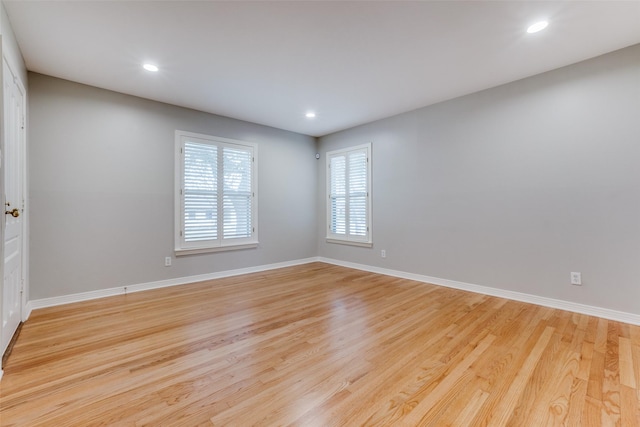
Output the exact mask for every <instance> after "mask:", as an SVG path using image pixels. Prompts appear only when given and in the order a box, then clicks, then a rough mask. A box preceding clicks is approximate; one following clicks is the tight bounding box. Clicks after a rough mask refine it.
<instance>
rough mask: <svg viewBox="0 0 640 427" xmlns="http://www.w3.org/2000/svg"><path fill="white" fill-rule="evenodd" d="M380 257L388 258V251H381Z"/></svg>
mask: <svg viewBox="0 0 640 427" xmlns="http://www.w3.org/2000/svg"><path fill="white" fill-rule="evenodd" d="M380 256H381V257H382V258H386V257H387V251H385V250H384V249H383V250H381V251H380Z"/></svg>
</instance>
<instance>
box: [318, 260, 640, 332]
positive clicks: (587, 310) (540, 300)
mask: <svg viewBox="0 0 640 427" xmlns="http://www.w3.org/2000/svg"><path fill="white" fill-rule="evenodd" d="M318 261H320V262H326V263H327V264H334V265H339V266H342V267H348V268H354V269H356V270H363V271H369V272H371V273H378V274H384V275H387V276H393V277H399V278H401V279H409V280H415V281H417V282H424V283H431V284H434V285H439V286H445V287H447V288H454V289H460V290H463V291H469V292H475V293H479V294H484V295H491V296H494V297H500V298H505V299H510V300H515V301H521V302H527V303H530V304H536V305H541V306H544V307H550V308H557V309H560V310H566V311H572V312H575V313H580V314H587V315H590V316H596V317H603V318H605V319H609V320H616V321H618V322H624V323H629V324H632V325H639V326H640V315H638V314H633V313H627V312H624V311H617V310H611V309H608V308H602V307H595V306H591V305H584V304H579V303H575V302H570V301H563V300H557V299H553V298H547V297H541V296H537V295H531V294H525V293H521V292H514V291H508V290H505V289H498V288H492V287H489V286H481V285H474V284H471V283H464V282H457V281H455V280H448V279H441V278H438V277H430V276H424V275H421V274H414V273H406V272H404V271H398V270H391V269H387V268H381V267H373V266H370V265H365V264H356V263H353V262H347V261H340V260H336V259H331V258H324V257H318Z"/></svg>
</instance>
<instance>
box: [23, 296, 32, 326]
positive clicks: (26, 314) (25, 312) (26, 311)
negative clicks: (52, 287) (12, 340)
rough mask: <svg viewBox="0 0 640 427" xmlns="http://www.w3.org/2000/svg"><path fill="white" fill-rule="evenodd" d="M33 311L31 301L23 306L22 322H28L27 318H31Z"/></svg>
mask: <svg viewBox="0 0 640 427" xmlns="http://www.w3.org/2000/svg"><path fill="white" fill-rule="evenodd" d="M32 311H33V304H32V303H31V301H28V302H27V304H26V305H25V306H24V310H23V311H22V321H23V322H26V321H27V320H29V316H31V312H32Z"/></svg>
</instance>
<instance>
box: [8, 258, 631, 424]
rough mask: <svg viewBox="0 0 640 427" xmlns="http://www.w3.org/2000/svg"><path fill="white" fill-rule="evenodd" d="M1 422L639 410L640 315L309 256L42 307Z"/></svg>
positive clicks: (295, 420)
mask: <svg viewBox="0 0 640 427" xmlns="http://www.w3.org/2000/svg"><path fill="white" fill-rule="evenodd" d="M0 424H1V425H2V426H13V425H17V426H92V425H117V426H127V425H149V426H173V425H175V426H204V425H216V426H217V425H236V426H250V425H261V426H272V425H273V426H275V425H299V426H323V427H325V426H360V425H378V426H388V425H393V426H395V425H398V426H417V425H434V426H447V425H453V426H474V425H478V426H502V425H510V426H527V427H529V426H552V425H567V426H609V425H622V426H640V327H638V326H632V325H628V324H624V323H619V322H614V321H608V320H605V319H599V318H596V317H591V316H585V315H580V314H575V313H570V312H565V311H561V310H554V309H550V308H545V307H539V306H535V305H530V304H524V303H519V302H514V301H508V300H504V299H500V298H494V297H488V296H484V295H479V294H473V293H467V292H462V291H457V290H452V289H447V288H443V287H438V286H432V285H426V284H423V283H418V282H413V281H410V280H404V279H397V278H393V277H388V276H382V275H378V274H373V273H366V272H362V271H356V270H350V269H347V268H342V267H337V266H331V265H327V264H321V263H313V264H306V265H302V266H297V267H291V268H285V269H280V270H273V271H269V272H264V273H256V274H250V275H245V276H237V277H232V278H227V279H220V280H216V281H210V282H203V283H198V284H193V285H185V286H177V287H172V288H165V289H160V290H154V291H147V292H141V293H135V294H129V295H125V296H118V297H111V298H105V299H102V300H95V301H89V302H83V303H77V304H69V305H66V306H59V307H53V308H47V309H41V310H36V311H34V313H33V314H32V316H31V318H30V319H29V320H28V321H27V322H26V324H25V325H24V327H23V329H22V332H21V335H20V337H19V339H18V341H17V343H16V345H15V347H14V349H13V353H12V354H11V356H10V357H9V360H8V363H7V365H6V367H5V375H4V378H3V379H2V382H0Z"/></svg>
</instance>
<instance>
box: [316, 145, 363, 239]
mask: <svg viewBox="0 0 640 427" xmlns="http://www.w3.org/2000/svg"><path fill="white" fill-rule="evenodd" d="M371 148H372V144H371V143H370V142H369V143H366V144H361V145H356V146H352V147H346V148H341V149H339V150H332V151H327V153H326V166H325V173H326V198H325V202H326V206H327V209H326V215H327V216H326V230H327V235H326V242H327V243H337V244H342V245H350V246H360V247H366V248H370V247H373V237H372V236H373V234H372V220H371V217H372V208H371V206H372V203H371V199H372V189H371V180H372V177H371V175H372V173H371V169H372V165H371V164H372V151H371ZM363 149H364V150H366V153H367V234H366V236H365V238H361V237H358V236H349V235H347V234H345V235H341V234H335V233H332V232H331V202H330V200H331V170H330V165H331V158H332V157H334V156H337V155H347V154H348V153H349V152H352V151H359V150H363Z"/></svg>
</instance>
